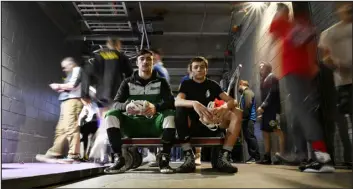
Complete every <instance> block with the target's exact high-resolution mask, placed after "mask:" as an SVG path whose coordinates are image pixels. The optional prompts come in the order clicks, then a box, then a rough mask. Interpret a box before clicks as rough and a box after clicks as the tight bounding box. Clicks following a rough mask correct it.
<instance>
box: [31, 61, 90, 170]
mask: <svg viewBox="0 0 353 189" xmlns="http://www.w3.org/2000/svg"><path fill="white" fill-rule="evenodd" d="M61 67H62V68H63V71H64V72H65V73H66V75H67V77H66V79H65V82H64V83H52V84H50V85H49V86H50V87H51V88H52V89H53V90H54V91H57V92H58V93H60V95H59V101H60V102H61V105H60V109H61V110H60V116H59V122H58V124H57V126H56V130H55V138H54V144H53V146H52V147H51V148H50V149H49V150H48V151H47V153H46V154H45V155H41V154H38V155H37V156H36V159H37V160H38V161H41V162H47V163H57V162H58V163H72V162H73V161H76V160H77V161H79V160H80V128H79V125H78V116H79V114H80V112H81V110H82V107H83V104H82V102H81V84H80V82H78V81H79V80H80V72H81V68H80V67H79V66H78V65H77V63H76V61H75V60H74V59H73V58H71V57H68V58H65V59H64V60H63V61H62V62H61ZM65 141H68V142H69V152H68V157H67V159H63V155H64V152H63V146H64V144H65Z"/></svg>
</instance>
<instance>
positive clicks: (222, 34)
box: [163, 32, 228, 36]
mask: <svg viewBox="0 0 353 189" xmlns="http://www.w3.org/2000/svg"><path fill="white" fill-rule="evenodd" d="M163 35H170V36H195V35H203V36H205V35H210V36H228V33H227V32H163Z"/></svg>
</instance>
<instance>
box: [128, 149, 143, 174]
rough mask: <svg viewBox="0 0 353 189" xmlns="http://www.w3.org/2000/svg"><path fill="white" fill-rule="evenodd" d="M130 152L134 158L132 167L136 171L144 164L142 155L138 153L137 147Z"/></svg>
mask: <svg viewBox="0 0 353 189" xmlns="http://www.w3.org/2000/svg"><path fill="white" fill-rule="evenodd" d="M129 151H130V152H131V154H132V156H133V159H134V161H133V165H132V167H131V168H132V169H136V168H138V167H140V166H141V164H142V154H141V153H140V152H139V151H138V148H137V147H132V148H130V149H129Z"/></svg>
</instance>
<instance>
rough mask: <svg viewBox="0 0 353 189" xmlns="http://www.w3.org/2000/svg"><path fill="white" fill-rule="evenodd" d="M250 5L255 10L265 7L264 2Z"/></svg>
mask: <svg viewBox="0 0 353 189" xmlns="http://www.w3.org/2000/svg"><path fill="white" fill-rule="evenodd" d="M250 5H251V7H253V8H255V9H259V8H261V7H262V6H264V5H265V3H264V2H251V3H250Z"/></svg>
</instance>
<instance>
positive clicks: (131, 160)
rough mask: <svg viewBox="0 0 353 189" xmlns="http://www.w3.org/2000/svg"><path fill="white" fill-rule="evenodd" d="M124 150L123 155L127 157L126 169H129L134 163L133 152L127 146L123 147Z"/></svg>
mask: <svg viewBox="0 0 353 189" xmlns="http://www.w3.org/2000/svg"><path fill="white" fill-rule="evenodd" d="M122 152H123V157H124V159H125V169H126V171H127V170H129V169H131V167H132V165H133V163H134V157H133V155H132V153H131V152H130V151H129V150H128V149H126V148H123V150H122Z"/></svg>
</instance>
